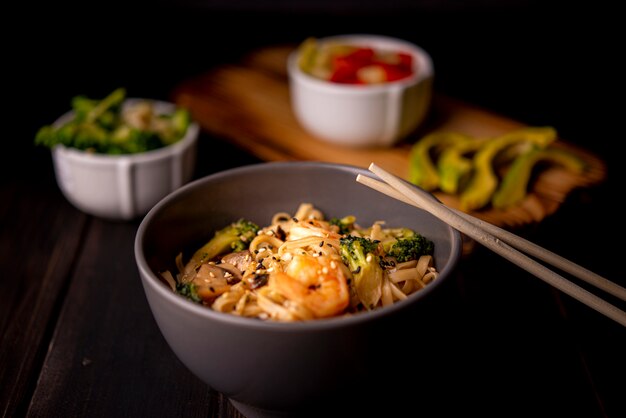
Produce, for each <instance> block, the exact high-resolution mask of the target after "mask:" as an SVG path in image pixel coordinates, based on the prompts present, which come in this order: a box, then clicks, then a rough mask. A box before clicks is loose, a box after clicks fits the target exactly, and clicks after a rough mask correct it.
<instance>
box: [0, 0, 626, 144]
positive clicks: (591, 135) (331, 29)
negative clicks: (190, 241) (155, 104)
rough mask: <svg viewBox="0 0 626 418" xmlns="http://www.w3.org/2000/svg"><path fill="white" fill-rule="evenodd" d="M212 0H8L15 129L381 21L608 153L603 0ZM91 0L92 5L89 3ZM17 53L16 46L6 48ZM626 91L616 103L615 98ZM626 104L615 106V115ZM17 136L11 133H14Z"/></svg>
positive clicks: (611, 38)
mask: <svg viewBox="0 0 626 418" xmlns="http://www.w3.org/2000/svg"><path fill="white" fill-rule="evenodd" d="M570 3H574V2H554V1H552V2H551V1H547V2H546V1H523V0H516V1H496V0H472V1H454V0H444V1H436V0H429V1H419V0H418V1H409V0H401V1H391V0H388V1H383V0H362V1H358V0H347V1H346V0H344V1H339V2H337V1H331V0H317V1H314V0H305V1H287V0H272V1H253V0H235V1H226V0H222V1H207V0H195V1H192V0H185V1H182V2H175V1H156V2H132V1H131V2H118V1H113V2H81V3H77V4H76V5H71V4H63V3H58V2H54V8H51V6H50V5H47V6H44V7H40V6H34V5H32V4H30V3H26V4H25V5H23V6H20V9H19V10H17V11H13V12H11V13H6V14H5V16H6V17H7V18H8V20H13V19H16V22H17V25H16V26H17V30H15V29H8V28H6V27H5V29H3V31H4V32H5V34H4V36H3V38H4V41H3V43H4V44H5V46H6V49H5V54H6V55H5V59H3V61H4V67H5V68H6V69H7V70H8V75H9V76H8V77H7V78H6V79H5V82H6V83H7V88H8V89H9V90H13V93H12V94H11V93H10V97H11V103H12V106H11V109H15V110H16V114H15V115H14V116H15V117H16V118H17V122H19V123H15V119H14V117H13V115H12V117H11V120H12V121H11V122H12V123H11V124H10V125H11V126H12V127H15V128H16V129H17V131H16V133H17V136H14V137H13V138H12V140H11V142H13V141H19V142H20V147H21V148H22V149H26V148H25V146H23V145H24V144H22V142H24V143H28V144H30V142H32V141H31V140H32V137H33V135H34V133H35V132H36V129H37V128H38V127H39V126H40V125H42V124H46V123H50V122H51V121H53V120H54V119H55V118H56V117H57V116H58V115H59V114H60V113H62V112H64V111H66V110H67V109H68V107H69V100H70V98H71V97H72V96H74V95H76V94H86V95H92V96H94V97H99V96H104V95H105V94H107V93H108V92H110V91H111V90H112V89H114V88H115V87H118V86H125V87H126V88H127V89H128V92H129V95H132V96H145V97H154V98H167V97H168V96H169V92H170V91H171V89H172V87H173V86H175V85H176V84H177V83H178V82H179V81H180V80H182V79H184V78H186V77H189V76H191V75H193V74H196V73H199V72H202V71H205V70H206V69H208V68H210V66H212V65H214V64H216V63H220V62H226V61H230V60H233V59H235V58H236V57H237V56H238V55H239V54H241V53H243V52H245V51H246V50H249V49H252V48H254V47H256V46H261V45H266V44H273V43H284V42H291V43H297V42H300V41H301V40H303V39H304V38H305V37H307V36H311V35H313V36H323V35H333V34H340V33H358V32H362V33H381V34H386V35H391V36H398V37H401V38H405V39H408V40H411V41H413V42H415V43H417V44H419V45H420V46H422V47H423V48H425V49H426V50H427V51H429V52H430V54H431V55H432V57H433V59H434V63H435V71H436V86H435V87H436V89H437V90H438V91H440V92H443V93H446V94H448V95H451V96H454V97H458V98H461V99H465V100H467V101H469V102H472V103H475V104H477V105H480V106H484V107H486V108H489V109H492V110H494V111H497V112H500V113H503V114H505V115H508V116H511V117H513V118H516V119H519V120H521V121H523V122H526V123H528V124H532V125H552V126H554V127H556V128H557V129H558V131H559V132H560V133H561V135H562V137H563V138H566V139H567V140H569V141H572V142H577V143H582V144H585V145H586V146H587V145H588V146H589V147H590V148H591V149H592V150H593V151H598V152H601V153H606V154H610V151H611V150H612V148H613V147H614V145H615V144H616V143H619V142H620V139H619V137H620V136H621V134H620V132H617V131H613V130H612V128H611V127H612V126H615V120H616V119H619V116H620V115H618V113H617V111H618V109H619V110H620V111H621V109H622V108H623V107H624V106H623V105H621V104H620V98H621V97H622V96H621V91H622V90H623V82H622V81H621V80H622V79H621V73H622V71H621V68H618V61H619V60H621V55H622V54H623V44H622V43H620V41H619V37H618V35H620V34H623V33H622V32H623V30H622V29H620V28H621V27H622V24H621V22H619V21H618V17H619V16H618V13H616V11H615V10H612V9H611V8H609V7H608V6H606V5H604V4H603V3H602V2H582V5H580V6H573V5H571V4H570ZM577 3H578V2H577ZM87 5H89V6H88V9H87V8H86V7H87ZM7 57H8V59H7ZM614 102H615V103H614ZM616 117H617V118H616ZM13 145H14V144H13Z"/></svg>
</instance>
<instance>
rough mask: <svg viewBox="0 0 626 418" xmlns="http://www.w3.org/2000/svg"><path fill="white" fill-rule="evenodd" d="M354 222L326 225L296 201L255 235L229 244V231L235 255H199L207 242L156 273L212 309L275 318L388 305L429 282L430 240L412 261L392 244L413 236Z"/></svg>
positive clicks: (290, 318)
mask: <svg viewBox="0 0 626 418" xmlns="http://www.w3.org/2000/svg"><path fill="white" fill-rule="evenodd" d="M355 221H356V218H355V217H354V216H347V217H344V218H342V219H336V218H333V219H331V220H326V219H325V218H324V215H323V213H322V212H321V211H320V210H319V209H317V208H315V207H314V206H313V204H311V203H302V204H300V205H299V206H298V208H297V210H296V212H295V214H294V215H293V216H292V215H290V214H289V213H287V212H277V213H276V214H274V216H272V218H271V224H270V225H267V226H265V227H263V228H259V227H257V226H256V225H254V224H252V225H253V226H254V227H255V229H254V230H253V232H255V233H256V235H250V234H249V233H248V235H246V236H245V237H244V236H243V235H242V236H241V238H240V241H236V240H237V235H232V234H231V236H232V239H233V240H235V241H234V242H233V243H232V244H231V245H230V248H237V249H238V250H239V251H236V250H233V251H232V252H228V250H226V252H223V251H222V252H220V253H219V254H218V255H216V256H214V257H210V256H208V255H206V254H204V248H211V245H209V244H212V243H211V242H209V243H207V244H206V245H205V246H204V247H203V250H199V251H198V252H197V254H194V257H192V259H190V260H189V261H188V262H187V264H184V263H183V255H182V253H181V254H179V255H178V256H177V257H176V260H175V264H176V267H177V269H178V272H179V273H178V274H176V275H175V276H174V275H172V274H171V273H170V272H169V271H165V272H162V273H161V275H162V277H163V279H164V281H166V282H167V284H168V285H169V286H170V287H171V288H172V289H173V290H175V291H176V292H177V293H179V294H181V295H183V296H185V297H187V298H189V299H191V300H193V301H195V302H199V303H202V304H203V305H205V306H207V307H209V308H211V309H213V310H215V311H217V312H222V313H227V314H232V315H239V316H243V317H250V318H257V319H261V320H275V321H305V320H312V319H316V318H327V317H333V316H342V315H350V314H353V313H357V312H361V311H366V310H371V309H376V308H378V307H384V306H389V305H392V304H394V303H396V302H398V301H402V300H405V299H407V297H408V296H409V295H411V294H413V293H415V292H418V291H419V290H420V289H422V288H424V287H425V286H427V285H428V284H429V283H431V282H432V281H434V280H436V279H437V276H438V272H437V270H436V269H435V268H434V266H433V262H434V259H433V257H432V249H433V247H432V243H430V244H431V246H430V247H429V248H428V247H426V250H424V251H426V252H424V253H423V254H422V253H420V254H419V255H415V256H414V255H413V253H411V252H401V250H398V249H397V248H396V247H395V245H396V244H398V248H400V244H399V243H401V242H402V243H403V244H404V245H406V243H407V242H413V241H411V239H413V237H414V236H419V234H417V233H416V232H414V231H411V230H408V229H406V228H396V229H392V228H386V227H385V223H384V222H383V221H377V222H375V223H374V224H373V225H371V226H370V227H368V228H361V227H360V226H359V225H358V224H356V223H355ZM233 225H234V224H233ZM231 226H232V225H231ZM225 229H226V228H225ZM407 231H408V232H407ZM218 232H222V231H218ZM216 236H217V233H216ZM419 237H420V239H423V237H421V236H419ZM244 238H245V239H244ZM403 240H404V242H403ZM426 241H427V240H426ZM428 242H429V241H428ZM242 248H243V250H242ZM402 248H404V247H402ZM402 251H404V250H402ZM411 251H414V250H413V249H411ZM198 253H200V255H198ZM359 254H360V255H359ZM209 258H211V259H209Z"/></svg>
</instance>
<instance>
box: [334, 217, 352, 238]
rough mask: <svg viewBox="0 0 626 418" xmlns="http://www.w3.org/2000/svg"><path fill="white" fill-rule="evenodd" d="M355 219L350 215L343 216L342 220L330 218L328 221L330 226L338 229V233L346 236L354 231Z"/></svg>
mask: <svg viewBox="0 0 626 418" xmlns="http://www.w3.org/2000/svg"><path fill="white" fill-rule="evenodd" d="M355 220H356V218H355V217H354V216H352V215H349V216H344V217H343V218H331V219H330V221H328V222H329V223H330V224H331V225H337V226H338V227H339V233H340V234H342V235H347V234H349V233H350V232H352V230H353V229H354V221H355Z"/></svg>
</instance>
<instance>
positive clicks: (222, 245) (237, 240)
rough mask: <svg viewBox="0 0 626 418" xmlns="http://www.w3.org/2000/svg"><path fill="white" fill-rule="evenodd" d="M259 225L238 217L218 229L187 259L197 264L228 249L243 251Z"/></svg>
mask: <svg viewBox="0 0 626 418" xmlns="http://www.w3.org/2000/svg"><path fill="white" fill-rule="evenodd" d="M258 231H259V226H258V225H257V224H255V223H253V222H250V221H248V220H246V219H239V220H238V221H237V222H233V223H231V224H230V225H228V226H226V227H224V228H222V229H220V230H219V231H217V232H216V233H215V235H214V236H213V238H211V240H210V241H209V242H207V243H206V244H204V245H203V246H202V248H200V249H199V250H198V251H196V252H195V253H194V255H193V257H192V258H191V260H190V261H189V263H193V264H192V265H194V266H199V265H200V264H202V263H203V262H205V261H209V260H212V259H214V258H215V257H217V256H218V255H221V254H224V253H226V252H229V251H243V250H245V249H247V248H248V247H249V246H250V241H252V239H253V238H254V237H255V236H256V234H257V232H258Z"/></svg>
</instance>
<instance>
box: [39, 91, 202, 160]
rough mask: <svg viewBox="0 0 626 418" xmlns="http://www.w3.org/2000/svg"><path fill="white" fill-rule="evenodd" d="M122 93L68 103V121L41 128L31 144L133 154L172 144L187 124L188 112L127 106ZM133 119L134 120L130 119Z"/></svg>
mask: <svg viewBox="0 0 626 418" xmlns="http://www.w3.org/2000/svg"><path fill="white" fill-rule="evenodd" d="M125 97H126V90H124V89H123V88H119V89H116V90H115V91H113V92H112V93H111V94H109V95H108V96H107V97H105V98H104V99H102V100H93V99H90V98H87V97H85V96H75V97H74V98H73V99H72V112H73V115H72V118H71V119H70V120H68V121H66V122H65V123H64V124H62V125H60V126H57V125H47V126H43V127H42V128H41V129H40V130H39V131H38V132H37V135H36V136H35V144H37V145H42V146H45V147H49V148H52V147H54V146H55V145H58V144H61V145H64V146H66V147H72V148H76V149H80V150H89V151H93V152H97V153H101V154H135V153H140V152H146V151H150V150H154V149H158V148H162V147H165V146H167V145H170V144H173V143H175V142H176V141H178V140H180V139H181V138H183V137H184V136H185V133H186V132H187V128H188V127H189V125H190V124H191V116H190V114H189V112H188V111H187V110H185V109H182V108H176V109H175V110H174V112H173V113H171V114H161V113H160V112H157V109H156V108H155V107H154V106H153V104H152V103H151V102H150V101H148V100H142V101H138V102H136V103H128V104H127V105H126V107H125V108H124V111H122V107H123V106H122V105H123V104H124V101H125ZM132 115H134V116H132Z"/></svg>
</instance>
